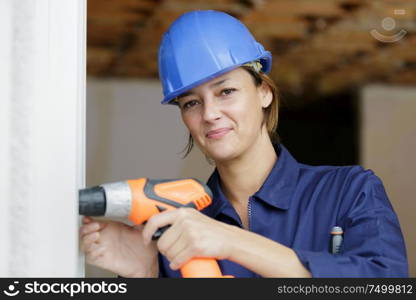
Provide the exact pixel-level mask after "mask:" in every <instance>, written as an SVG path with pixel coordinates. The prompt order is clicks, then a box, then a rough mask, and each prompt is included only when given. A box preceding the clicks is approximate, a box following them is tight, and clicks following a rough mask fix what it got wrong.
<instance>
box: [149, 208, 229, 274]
mask: <svg viewBox="0 0 416 300" xmlns="http://www.w3.org/2000/svg"><path fill="white" fill-rule="evenodd" d="M165 225H171V227H170V228H169V229H168V230H167V231H165V233H163V235H162V236H161V237H160V238H159V240H158V242H157V247H158V249H159V251H160V253H162V254H163V255H165V256H166V258H167V259H168V260H169V261H170V268H171V269H172V270H177V269H179V268H180V267H181V266H182V265H183V264H184V263H186V262H187V261H189V260H190V259H192V258H195V257H212V258H216V259H227V258H229V257H230V255H231V253H232V245H233V241H234V240H235V235H236V232H235V230H234V229H233V228H234V226H231V225H228V224H225V223H223V222H219V221H216V220H214V219H212V218H209V217H207V216H205V215H204V214H202V213H200V212H199V211H198V210H196V209H193V208H179V209H176V210H171V211H166V212H163V213H160V214H157V215H155V216H153V217H152V218H150V219H149V221H148V222H147V223H146V226H145V227H144V229H143V240H144V243H145V244H149V243H150V242H151V238H152V235H153V234H154V233H155V231H156V230H157V229H158V228H161V227H163V226H165Z"/></svg>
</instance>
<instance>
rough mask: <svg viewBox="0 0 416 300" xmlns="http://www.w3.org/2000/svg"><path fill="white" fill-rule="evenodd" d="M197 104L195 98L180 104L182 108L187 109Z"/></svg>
mask: <svg viewBox="0 0 416 300" xmlns="http://www.w3.org/2000/svg"><path fill="white" fill-rule="evenodd" d="M197 104H198V101H197V100H191V101H187V102H186V103H185V104H184V105H183V106H182V108H183V109H189V108H191V107H194V106H195V105H197Z"/></svg>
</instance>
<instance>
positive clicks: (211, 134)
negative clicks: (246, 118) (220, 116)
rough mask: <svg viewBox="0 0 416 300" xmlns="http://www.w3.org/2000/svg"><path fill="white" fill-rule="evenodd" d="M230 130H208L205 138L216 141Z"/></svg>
mask: <svg viewBox="0 0 416 300" xmlns="http://www.w3.org/2000/svg"><path fill="white" fill-rule="evenodd" d="M231 130H232V129H231V128H219V129H215V130H210V131H208V133H207V134H206V135H205V136H206V137H207V138H209V139H215V140H217V139H220V138H222V137H223V136H225V135H226V134H227V133H228V132H230V131H231Z"/></svg>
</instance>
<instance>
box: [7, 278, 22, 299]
mask: <svg viewBox="0 0 416 300" xmlns="http://www.w3.org/2000/svg"><path fill="white" fill-rule="evenodd" d="M18 283H19V281H14V282H13V284H10V285H9V286H8V290H4V291H3V293H5V294H6V295H7V296H10V297H14V296H16V295H18V294H19V293H20V291H19V290H16V286H15V285H17V284H18Z"/></svg>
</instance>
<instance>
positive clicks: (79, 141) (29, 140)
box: [0, 0, 86, 277]
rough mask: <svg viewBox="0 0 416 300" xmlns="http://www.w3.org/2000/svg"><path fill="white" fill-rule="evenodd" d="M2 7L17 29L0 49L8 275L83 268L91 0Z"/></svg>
mask: <svg viewBox="0 0 416 300" xmlns="http://www.w3.org/2000/svg"><path fill="white" fill-rule="evenodd" d="M0 8H1V10H0V19H1V20H2V21H1V22H2V23H8V24H1V25H5V28H6V29H7V28H9V29H11V30H9V31H8V32H9V36H10V38H9V41H7V40H6V43H5V44H4V45H5V46H6V47H5V48H6V49H8V50H3V51H2V52H0V53H1V56H0V64H1V65H2V66H5V68H4V69H5V70H6V71H0V72H1V73H2V77H3V75H4V74H5V75H4V77H6V78H7V77H9V78H10V80H9V81H8V83H6V85H7V86H6V89H5V91H6V92H3V91H0V93H1V94H0V95H1V98H2V101H1V102H0V111H2V113H1V114H0V116H1V117H2V119H1V121H0V122H1V125H5V128H7V129H3V126H2V129H1V130H0V140H1V141H3V142H4V144H3V145H4V146H5V148H7V151H2V152H0V162H4V161H8V163H9V166H8V168H7V170H6V171H4V170H3V171H2V173H0V175H1V177H0V179H1V180H0V181H2V182H3V183H2V184H1V185H0V188H1V194H0V195H1V196H2V198H4V199H5V200H4V201H3V204H2V206H1V207H0V208H2V209H4V213H3V214H4V215H5V221H3V222H7V225H8V227H6V228H7V229H5V228H3V227H1V228H0V233H1V236H4V237H5V240H4V241H5V243H1V244H0V266H2V268H1V269H0V276H6V277H9V276H10V277H76V276H82V274H83V267H82V266H83V264H82V263H81V261H82V259H80V256H79V252H78V222H79V218H78V207H77V203H78V201H77V200H78V193H77V190H78V188H80V187H81V186H84V183H85V80H86V79H85V69H86V68H85V45H86V43H85V36H86V35H85V24H86V0H60V1H56V0H19V1H15V0H3V1H1V4H0ZM3 8H5V9H4V10H3ZM2 30H3V29H2ZM2 36H3V35H2ZM5 36H6V37H7V35H5ZM7 51H9V52H8V53H9V54H8V56H9V59H7V55H4V53H6V52H7ZM5 72H7V73H5ZM2 77H1V78H0V79H3V78H2ZM5 203H6V204H5ZM2 225H3V224H2ZM3 267H4V268H3Z"/></svg>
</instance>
